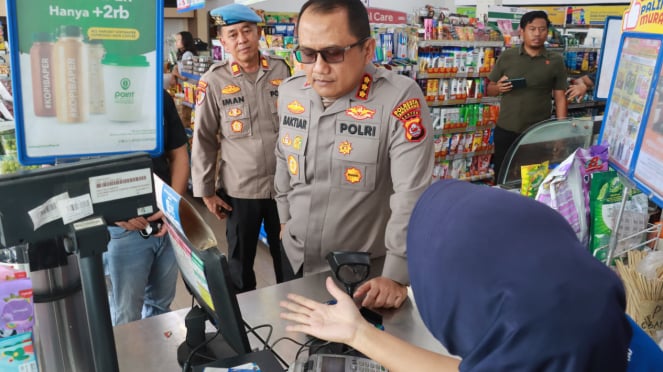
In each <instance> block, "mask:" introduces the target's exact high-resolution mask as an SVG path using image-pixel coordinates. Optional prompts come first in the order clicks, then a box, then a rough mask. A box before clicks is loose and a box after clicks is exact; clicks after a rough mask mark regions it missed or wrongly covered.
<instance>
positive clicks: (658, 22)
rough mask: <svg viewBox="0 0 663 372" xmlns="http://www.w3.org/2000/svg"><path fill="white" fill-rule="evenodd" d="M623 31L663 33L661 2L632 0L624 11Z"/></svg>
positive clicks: (662, 6) (657, 0) (656, 0)
mask: <svg viewBox="0 0 663 372" xmlns="http://www.w3.org/2000/svg"><path fill="white" fill-rule="evenodd" d="M622 30H623V31H634V32H647V33H652V34H661V33H663V1H661V0H649V1H647V0H632V1H631V6H630V7H629V8H628V9H627V10H626V11H624V18H623V21H622Z"/></svg>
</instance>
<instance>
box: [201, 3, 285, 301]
mask: <svg viewBox="0 0 663 372" xmlns="http://www.w3.org/2000/svg"><path fill="white" fill-rule="evenodd" d="M210 13H211V15H212V16H213V17H214V18H215V20H216V22H217V24H218V25H219V26H220V41H221V44H222V45H223V47H224V49H225V50H226V52H228V53H229V54H230V55H231V58H230V59H228V60H224V61H222V62H220V63H217V64H215V65H213V66H212V67H211V68H210V70H209V71H208V72H207V73H205V74H204V75H203V76H202V77H201V78H200V80H199V83H198V89H197V97H196V119H195V130H194V137H193V146H192V151H191V175H192V183H193V195H194V196H196V197H202V198H203V201H204V202H205V205H206V206H207V209H208V210H209V211H210V212H211V213H212V214H214V215H215V216H216V217H217V218H218V219H220V220H223V219H225V218H226V217H227V218H228V220H227V223H226V236H227V238H228V251H229V252H228V256H229V258H228V264H229V267H230V272H231V277H232V280H233V283H234V285H235V288H236V290H237V291H238V292H245V291H250V290H253V289H255V288H256V276H255V272H254V271H253V263H254V260H255V256H256V248H257V245H258V235H259V233H260V224H261V223H262V222H263V221H264V225H265V231H266V233H267V240H268V243H269V248H270V252H271V254H272V259H273V261H274V271H275V274H276V281H277V282H281V281H282V280H283V278H282V275H281V267H282V265H281V262H280V258H281V253H280V248H279V246H280V241H279V226H280V225H279V220H278V214H277V211H276V203H275V201H274V199H273V198H274V196H275V191H274V171H275V169H276V158H275V156H274V147H275V146H276V140H277V137H278V128H279V122H278V116H277V111H276V100H277V98H278V87H279V85H280V84H281V81H283V80H284V79H286V78H288V77H289V76H290V69H289V67H288V65H287V64H286V63H285V61H284V60H283V59H282V58H280V57H274V56H263V55H261V53H260V50H259V44H258V41H259V39H260V28H259V27H258V25H257V23H259V22H262V18H261V17H260V16H258V15H257V14H256V13H255V12H253V11H252V10H251V9H250V8H248V7H246V6H245V5H240V4H231V5H227V6H223V7H220V8H216V9H214V10H212V11H211V12H210ZM219 153H220V160H219V158H218V157H217V156H219Z"/></svg>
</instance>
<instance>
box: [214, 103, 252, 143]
mask: <svg viewBox="0 0 663 372" xmlns="http://www.w3.org/2000/svg"><path fill="white" fill-rule="evenodd" d="M222 110H223V112H222V113H221V117H222V118H223V119H222V121H221V134H222V135H223V137H225V138H241V137H248V136H250V135H251V120H250V118H251V115H250V112H249V107H248V105H233V106H222Z"/></svg>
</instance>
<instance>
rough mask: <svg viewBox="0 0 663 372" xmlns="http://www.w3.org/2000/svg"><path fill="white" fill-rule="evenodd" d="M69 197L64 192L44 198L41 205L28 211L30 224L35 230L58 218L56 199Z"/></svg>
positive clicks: (58, 211)
mask: <svg viewBox="0 0 663 372" xmlns="http://www.w3.org/2000/svg"><path fill="white" fill-rule="evenodd" d="M66 199H69V193H67V192H64V193H62V194H59V195H55V196H54V197H52V198H50V199H48V200H46V202H45V203H43V204H42V205H40V206H38V207H36V208H33V209H31V210H30V211H28V215H29V216H30V219H31V220H32V225H33V226H34V229H35V231H36V230H37V229H38V228H40V227H42V226H44V225H45V224H47V223H49V222H52V221H55V220H57V219H58V218H60V216H61V215H60V210H59V209H58V201H60V200H66Z"/></svg>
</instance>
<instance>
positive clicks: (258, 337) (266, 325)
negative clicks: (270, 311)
mask: <svg viewBox="0 0 663 372" xmlns="http://www.w3.org/2000/svg"><path fill="white" fill-rule="evenodd" d="M242 321H243V322H244V327H246V328H247V333H248V332H250V333H252V334H253V335H254V336H256V338H257V339H258V340H260V342H262V344H263V345H264V349H263V350H269V351H270V352H271V353H272V355H274V356H275V357H276V359H278V360H279V362H281V364H282V365H283V366H285V368H286V369H287V368H289V367H290V365H289V364H288V362H286V361H285V359H283V358H281V356H280V355H279V354H277V353H275V352H274V351H273V350H272V349H271V347H270V346H269V339H270V338H272V331H273V330H274V327H272V325H271V324H262V325H259V326H257V327H251V326H249V324H248V323H247V322H246V321H245V320H242ZM264 327H269V333H268V334H267V340H264V339H263V338H262V337H261V336H260V335H259V334H258V333H257V332H256V329H260V328H264Z"/></svg>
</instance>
